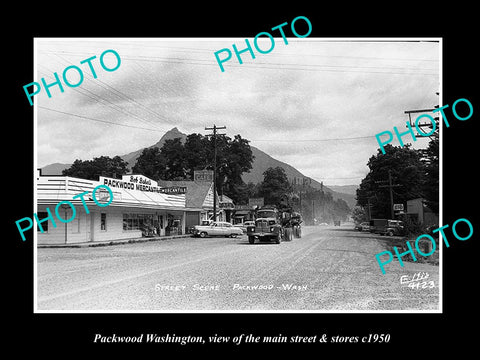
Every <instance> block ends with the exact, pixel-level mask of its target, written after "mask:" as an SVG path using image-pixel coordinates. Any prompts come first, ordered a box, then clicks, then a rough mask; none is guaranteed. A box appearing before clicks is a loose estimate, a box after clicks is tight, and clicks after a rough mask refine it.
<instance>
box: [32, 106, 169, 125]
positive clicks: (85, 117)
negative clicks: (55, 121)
mask: <svg viewBox="0 0 480 360" xmlns="http://www.w3.org/2000/svg"><path fill="white" fill-rule="evenodd" d="M37 106H38V107H39V108H41V109H45V110H49V111H54V112H57V113H60V114H64V115H70V116H75V117H78V118H81V119H86V120H92V121H98V122H101V123H106V124H111V125H117V126H124V127H128V128H134V129H141V130H149V131H158V132H164V131H162V130H159V129H151V128H144V127H141V126H134V125H126V124H119V123H114V122H112V121H107V120H100V119H94V118H91V117H88V116H83V115H78V114H72V113H69V112H66V111H60V110H55V109H50V108H47V107H45V106H40V105H37Z"/></svg>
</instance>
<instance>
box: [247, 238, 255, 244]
mask: <svg viewBox="0 0 480 360" xmlns="http://www.w3.org/2000/svg"><path fill="white" fill-rule="evenodd" d="M248 242H249V243H250V244H253V243H254V242H255V237H254V236H249V237H248Z"/></svg>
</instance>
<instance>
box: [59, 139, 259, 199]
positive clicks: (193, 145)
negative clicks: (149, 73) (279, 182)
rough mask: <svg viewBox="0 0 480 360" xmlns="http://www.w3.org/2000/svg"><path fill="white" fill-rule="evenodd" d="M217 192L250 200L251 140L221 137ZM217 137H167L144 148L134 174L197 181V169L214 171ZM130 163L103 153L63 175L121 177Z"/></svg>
mask: <svg viewBox="0 0 480 360" xmlns="http://www.w3.org/2000/svg"><path fill="white" fill-rule="evenodd" d="M216 142H217V179H216V180H217V191H218V192H219V193H220V194H225V195H228V196H229V197H230V198H232V199H233V201H234V202H236V203H243V202H246V201H248V196H249V195H250V192H249V186H247V184H245V183H244V181H243V179H242V174H243V173H244V172H248V171H250V169H251V168H252V163H253V160H254V156H253V154H252V150H251V148H250V145H249V141H248V140H246V139H244V138H242V137H241V136H240V135H235V136H234V138H233V139H232V138H230V137H228V136H225V135H222V136H217V139H216ZM213 162H214V139H213V137H209V136H203V135H201V134H190V135H188V136H187V138H186V140H185V142H182V140H181V138H175V139H167V140H166V141H165V143H164V145H163V146H162V147H161V148H158V147H150V148H145V149H143V151H142V153H141V154H140V156H139V157H138V158H137V161H136V163H135V164H134V166H133V167H132V172H133V173H138V174H143V175H145V176H147V177H149V178H151V179H153V180H160V179H162V180H193V174H194V171H195V170H203V169H206V170H213ZM127 166H128V164H127V163H126V162H125V161H124V160H123V159H122V158H120V157H119V156H115V157H114V158H110V157H108V156H101V157H98V158H94V159H93V160H78V159H77V160H75V161H74V163H73V164H72V166H71V167H70V168H69V169H66V170H64V171H63V175H66V176H75V177H80V178H83V179H90V180H96V179H97V178H98V176H101V175H103V176H113V177H115V176H121V175H125V174H126V173H127V171H128V168H127Z"/></svg>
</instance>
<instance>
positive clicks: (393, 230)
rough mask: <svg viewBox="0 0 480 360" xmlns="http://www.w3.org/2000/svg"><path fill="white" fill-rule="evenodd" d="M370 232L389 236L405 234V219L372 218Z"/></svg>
mask: <svg viewBox="0 0 480 360" xmlns="http://www.w3.org/2000/svg"><path fill="white" fill-rule="evenodd" d="M370 232H371V233H376V234H380V235H388V236H393V235H397V236H398V235H403V234H404V226H403V221H401V220H390V219H372V220H370Z"/></svg>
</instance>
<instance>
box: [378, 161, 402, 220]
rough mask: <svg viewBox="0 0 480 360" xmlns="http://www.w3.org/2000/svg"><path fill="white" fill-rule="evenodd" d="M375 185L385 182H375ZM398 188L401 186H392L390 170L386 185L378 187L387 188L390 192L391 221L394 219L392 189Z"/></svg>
mask: <svg viewBox="0 0 480 360" xmlns="http://www.w3.org/2000/svg"><path fill="white" fill-rule="evenodd" d="M375 182H376V183H382V182H386V180H383V181H375ZM399 186H402V185H399V184H392V171H391V170H388V185H380V186H379V188H387V187H388V188H389V190H390V215H391V217H392V219H393V218H394V216H395V213H394V211H393V188H394V187H399Z"/></svg>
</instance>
